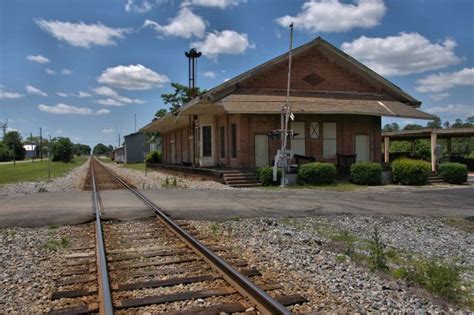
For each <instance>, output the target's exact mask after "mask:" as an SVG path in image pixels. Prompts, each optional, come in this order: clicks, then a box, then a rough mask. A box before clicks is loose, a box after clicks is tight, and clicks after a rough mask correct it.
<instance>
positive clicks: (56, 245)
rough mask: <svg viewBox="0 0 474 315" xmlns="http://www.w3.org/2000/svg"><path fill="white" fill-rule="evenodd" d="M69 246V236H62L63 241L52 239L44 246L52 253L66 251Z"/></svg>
mask: <svg viewBox="0 0 474 315" xmlns="http://www.w3.org/2000/svg"><path fill="white" fill-rule="evenodd" d="M68 246H69V238H68V237H67V236H61V239H59V240H57V239H50V240H48V241H47V242H46V244H44V248H45V249H46V250H48V251H51V252H57V251H58V250H61V249H65V248H67V247H68Z"/></svg>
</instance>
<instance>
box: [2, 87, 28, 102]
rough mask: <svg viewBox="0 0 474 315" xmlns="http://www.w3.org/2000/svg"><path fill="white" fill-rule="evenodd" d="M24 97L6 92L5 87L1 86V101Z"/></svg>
mask: <svg viewBox="0 0 474 315" xmlns="http://www.w3.org/2000/svg"><path fill="white" fill-rule="evenodd" d="M22 96H23V95H22V94H20V93H17V92H11V91H6V90H4V89H3V86H0V100H3V99H16V98H20V97H22Z"/></svg>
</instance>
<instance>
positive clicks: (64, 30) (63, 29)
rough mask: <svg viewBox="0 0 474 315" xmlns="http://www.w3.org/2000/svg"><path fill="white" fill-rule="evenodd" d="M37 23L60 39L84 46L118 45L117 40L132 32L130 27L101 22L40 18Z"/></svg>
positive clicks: (70, 43) (73, 44) (77, 45)
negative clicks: (117, 26)
mask: <svg viewBox="0 0 474 315" xmlns="http://www.w3.org/2000/svg"><path fill="white" fill-rule="evenodd" d="M36 24H38V26H39V27H40V28H41V29H42V30H44V31H46V32H48V33H49V34H51V35H52V36H53V37H55V38H56V39H58V40H59V41H63V42H66V43H68V44H69V45H71V46H76V47H84V48H89V47H91V46H93V45H97V46H111V45H116V41H115V40H117V39H123V38H125V34H127V33H129V32H130V30H129V29H125V28H112V27H109V26H106V25H103V24H101V23H97V24H85V23H84V22H79V23H72V22H61V21H52V20H51V21H46V20H43V19H39V20H36Z"/></svg>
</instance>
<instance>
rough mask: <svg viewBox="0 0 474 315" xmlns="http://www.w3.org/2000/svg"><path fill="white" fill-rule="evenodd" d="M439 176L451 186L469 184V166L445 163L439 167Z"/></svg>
mask: <svg viewBox="0 0 474 315" xmlns="http://www.w3.org/2000/svg"><path fill="white" fill-rule="evenodd" d="M439 176H441V178H442V179H443V180H444V181H445V182H448V183H450V184H462V183H465V182H467V166H466V165H464V164H461V163H443V164H441V165H440V166H439Z"/></svg>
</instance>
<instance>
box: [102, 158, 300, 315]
mask: <svg viewBox="0 0 474 315" xmlns="http://www.w3.org/2000/svg"><path fill="white" fill-rule="evenodd" d="M99 165H100V166H101V167H102V168H103V169H104V170H106V171H107V172H108V173H109V174H110V175H111V176H112V177H113V178H115V179H116V180H117V181H119V182H120V183H121V184H122V185H123V186H124V187H125V188H127V189H128V190H129V191H130V192H132V193H133V194H134V195H135V196H137V197H138V198H139V199H140V200H142V201H143V202H144V203H145V205H147V206H149V207H150V208H151V209H153V210H154V211H155V213H156V215H157V217H158V219H159V220H160V221H161V222H163V223H164V224H165V225H166V226H167V227H168V228H169V229H170V230H171V231H172V232H174V233H175V234H176V235H177V236H178V237H179V238H181V239H182V240H183V241H184V242H185V243H186V244H187V245H188V246H189V247H190V248H191V249H192V250H193V251H194V252H195V253H196V254H198V255H199V256H201V257H202V258H204V260H205V261H206V262H207V263H209V265H211V267H212V268H213V269H214V270H216V271H217V272H219V273H220V274H221V275H222V277H223V278H224V280H226V281H227V282H228V283H229V284H230V285H232V286H233V287H234V288H236V289H237V291H239V293H240V294H242V295H243V296H245V297H247V298H248V299H249V300H250V301H252V303H255V304H256V306H257V309H258V310H259V311H260V312H261V313H263V314H291V312H290V311H289V310H288V309H287V308H286V307H285V306H283V305H282V304H281V303H280V302H278V301H277V300H275V299H274V298H272V297H271V296H270V295H269V294H268V293H266V292H265V291H264V290H262V289H260V288H259V287H258V286H257V285H255V284H254V283H253V282H252V281H250V280H249V279H248V278H247V277H246V276H244V275H242V274H241V273H240V272H238V271H237V270H235V269H234V268H233V267H232V266H231V265H230V264H229V263H227V262H226V261H225V260H224V259H222V258H221V257H219V256H217V255H216V254H215V253H214V252H213V251H211V250H210V249H208V248H207V247H206V246H205V245H203V244H202V243H201V242H199V241H198V240H197V239H196V238H194V237H193V236H192V235H191V234H189V233H188V232H187V231H185V230H184V229H183V228H181V227H180V226H179V225H178V224H176V223H175V222H174V221H173V220H171V219H170V218H169V217H168V216H167V215H166V214H165V213H164V212H163V211H162V210H161V209H160V208H159V207H158V206H157V205H155V204H154V203H153V202H152V201H151V200H149V199H148V198H147V197H145V196H144V195H143V194H142V193H140V192H139V191H138V190H136V189H134V188H132V187H130V185H128V184H127V183H126V182H125V181H123V180H122V179H121V178H120V177H118V176H116V175H115V174H114V173H113V172H112V171H110V170H109V169H108V168H107V167H105V166H104V165H102V164H101V163H100V164H99Z"/></svg>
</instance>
